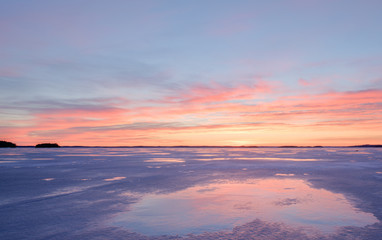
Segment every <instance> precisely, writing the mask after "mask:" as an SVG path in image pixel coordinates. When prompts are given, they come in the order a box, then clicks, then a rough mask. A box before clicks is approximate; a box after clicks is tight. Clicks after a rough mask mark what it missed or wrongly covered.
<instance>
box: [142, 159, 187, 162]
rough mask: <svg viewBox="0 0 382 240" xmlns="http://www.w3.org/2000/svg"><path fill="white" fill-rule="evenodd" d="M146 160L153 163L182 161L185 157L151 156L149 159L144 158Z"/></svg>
mask: <svg viewBox="0 0 382 240" xmlns="http://www.w3.org/2000/svg"><path fill="white" fill-rule="evenodd" d="M144 162H151V163H155V162H158V163H161V162H163V163H182V162H185V161H184V159H181V158H151V159H149V160H144Z"/></svg>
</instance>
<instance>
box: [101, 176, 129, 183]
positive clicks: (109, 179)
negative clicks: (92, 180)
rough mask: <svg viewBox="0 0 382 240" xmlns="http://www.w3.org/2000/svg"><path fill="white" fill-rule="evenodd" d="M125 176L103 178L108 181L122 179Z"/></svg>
mask: <svg viewBox="0 0 382 240" xmlns="http://www.w3.org/2000/svg"><path fill="white" fill-rule="evenodd" d="M125 178H126V177H113V178H106V179H104V181H106V182H110V181H118V180H122V179H125Z"/></svg>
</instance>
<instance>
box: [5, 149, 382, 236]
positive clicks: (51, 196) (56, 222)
mask: <svg viewBox="0 0 382 240" xmlns="http://www.w3.org/2000/svg"><path fill="white" fill-rule="evenodd" d="M0 193H1V194H0V239H4V240H5V239H382V237H381V236H382V224H381V220H382V149H381V148H59V149H34V148H15V149H0Z"/></svg>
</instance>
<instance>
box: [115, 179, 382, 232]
mask: <svg viewBox="0 0 382 240" xmlns="http://www.w3.org/2000/svg"><path fill="white" fill-rule="evenodd" d="M256 218H259V219H261V220H265V221H271V222H280V221H281V222H284V223H286V224H289V225H291V226H299V227H311V228H314V229H317V230H320V231H323V232H326V233H330V232H334V231H335V229H336V228H337V227H340V226H348V225H353V226H365V225H367V224H373V223H375V222H377V221H378V219H376V218H375V217H374V216H373V215H372V214H370V213H365V212H362V211H361V210H359V209H356V208H355V207H354V206H352V205H351V204H350V202H349V201H347V200H346V198H345V197H344V196H343V195H341V194H337V193H332V192H330V191H327V190H323V189H315V188H312V187H310V186H309V185H308V184H307V182H305V181H303V180H298V179H252V180H249V181H245V182H235V181H228V182H224V181H222V182H218V183H211V184H209V185H202V186H194V187H190V188H187V189H185V190H181V191H177V192H173V193H166V194H159V193H158V194H147V195H143V196H142V200H141V201H139V202H137V203H135V204H133V205H131V207H130V208H129V211H127V212H122V213H120V214H118V215H117V216H116V217H115V218H113V220H112V222H113V223H114V225H117V226H124V227H126V228H127V229H129V230H133V231H136V232H140V233H143V234H147V235H161V234H172V235H174V234H180V235H184V234H188V233H196V234H198V233H202V232H204V231H217V230H228V229H231V228H232V227H234V226H237V225H240V224H245V223H247V222H251V221H253V220H255V219H256Z"/></svg>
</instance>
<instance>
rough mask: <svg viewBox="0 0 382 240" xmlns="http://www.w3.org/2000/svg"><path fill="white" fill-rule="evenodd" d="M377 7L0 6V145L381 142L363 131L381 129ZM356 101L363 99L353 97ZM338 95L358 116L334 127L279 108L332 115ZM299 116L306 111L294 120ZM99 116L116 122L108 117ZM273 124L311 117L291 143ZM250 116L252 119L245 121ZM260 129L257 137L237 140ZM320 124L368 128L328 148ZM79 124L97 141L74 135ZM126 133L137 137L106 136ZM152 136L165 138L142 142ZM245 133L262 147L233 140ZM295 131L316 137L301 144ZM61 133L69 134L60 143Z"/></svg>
mask: <svg viewBox="0 0 382 240" xmlns="http://www.w3.org/2000/svg"><path fill="white" fill-rule="evenodd" d="M381 7H382V3H381V2H380V1H370V0H368V1H302V0H295V1H240V0H239V1H221V0H220V1H211V0H208V1H162V0H157V1H146V0H143V1H89V0H87V1H78V0H77V1H39V0H36V1H1V3H0V29H1V32H2V34H1V36H0V83H1V86H2V87H1V89H0V109H1V110H0V128H1V129H3V132H4V135H3V136H1V137H3V138H5V139H9V140H13V141H17V142H21V143H23V144H32V143H34V142H39V141H48V140H49V141H50V140H52V141H54V140H56V139H57V138H59V139H62V141H63V143H64V144H84V145H94V144H96V143H97V141H98V142H102V143H103V144H106V145H113V144H115V141H114V140H113V141H111V140H110V141H107V140H106V139H107V138H115V139H120V140H119V142H121V143H122V144H123V145H130V144H143V143H146V144H149V145H152V144H156V143H159V144H162V145H176V144H177V143H179V144H190V145H194V144H196V142H195V139H196V138H197V136H194V135H192V134H194V133H193V132H192V131H191V130H189V129H188V130H184V129H178V128H168V126H169V125H168V124H169V123H170V122H171V123H172V122H173V120H174V121H175V122H176V124H175V125H171V124H170V125H171V126H181V127H184V124H186V125H187V126H192V127H195V128H197V129H198V128H203V129H207V130H203V132H205V131H207V132H208V133H210V135H211V136H209V137H208V136H206V139H209V141H208V142H209V143H212V144H211V145H231V144H236V143H237V144H241V143H243V144H283V143H285V142H284V141H281V140H277V141H276V140H275V139H281V138H282V137H281V136H280V135H277V134H275V131H276V130H274V129H273V127H272V126H279V127H281V125H286V126H285V128H281V131H284V130H285V131H286V132H296V131H297V132H299V131H301V136H300V137H298V138H296V139H293V140H292V142H293V143H296V144H301V143H304V142H306V141H307V142H312V143H313V142H317V143H320V144H321V143H323V144H325V143H328V144H336V143H338V144H341V142H338V141H337V140H335V139H337V138H338V135H340V136H341V139H345V140H346V139H347V140H346V141H343V142H344V143H345V142H346V143H359V142H364V141H368V142H380V141H381V139H382V136H381V135H376V134H375V133H372V132H369V131H370V130H365V129H364V126H366V125H368V124H370V122H369V121H372V122H373V126H374V127H377V128H379V127H381V122H380V121H378V120H379V119H380V117H381V110H380V108H378V106H380V104H381V97H379V94H378V93H379V92H378V91H380V90H381V89H382V76H381V70H380V69H382V67H381V65H382V45H381V42H382V26H381V24H380V23H381V22H382V16H381V14H380V9H381ZM201 89H203V90H202V91H201ZM248 89H249V90H251V89H252V90H253V91H252V92H251V91H246V90H248ZM240 91H242V93H240ZM365 91H370V92H371V93H373V94H371V95H370V96H371V97H370V98H367V99H365V98H362V99H358V100H357V97H358V95H357V97H355V96H353V95H352V94H354V93H357V92H360V93H362V94H360V95H361V96H364V94H363V93H364V92H365ZM376 91H377V92H376ZM375 93H377V94H375ZM193 94H194V95H198V96H197V97H198V98H199V100H198V101H196V102H195V101H194V100H195V96H193ZM191 95H192V96H193V97H191ZM200 95H204V96H206V99H205V100H203V101H201V100H200V97H201V96H200ZM347 95H351V96H353V97H352V98H356V99H355V102H354V103H352V104H355V107H353V108H350V107H349V106H348V107H349V108H344V109H342V108H341V106H340V105H337V108H336V111H338V112H347V113H348V115H347V116H344V117H342V118H340V119H339V118H338V117H336V115H335V114H334V116H332V115H325V116H322V115H319V114H318V113H317V112H319V111H318V110H317V109H315V106H311V105H309V104H305V103H300V102H299V103H298V104H299V105H296V104H291V103H288V104H286V103H285V101H287V100H288V99H304V100H306V101H307V102H312V101H313V100H314V99H321V98H322V96H326V97H324V98H325V99H326V100H325V101H324V103H323V104H327V105H328V106H332V105H333V104H335V103H340V102H341V101H339V99H338V98H341V96H347ZM222 96H225V97H223V98H222ZM329 96H330V97H329ZM339 96H340V97H339ZM208 97H209V98H208ZM207 98H208V99H209V100H208V101H207ZM328 98H329V99H328ZM345 98H346V97H345ZM170 100H171V101H170ZM281 102H282V104H281ZM367 103H370V104H371V105H372V109H370V111H371V112H373V113H370V112H367V114H366V115H365V112H364V110H362V112H360V109H361V108H362V107H365V104H366V105H367V107H366V108H367V109H368V107H370V106H369V105H370V104H369V105H368V104H367ZM227 104H230V105H229V106H228V105H227ZM232 104H236V106H232ZM283 104H284V105H283ZM304 104H305V105H309V107H310V108H312V109H309V108H308V109H304V110H301V109H299V108H298V106H302V105H304ZM223 105H224V107H223ZM248 105H256V108H254V109H247V108H246V106H248ZM211 106H214V107H216V106H219V108H211ZM243 106H244V108H245V110H244V108H243V111H234V112H232V111H231V110H227V107H229V108H230V109H231V108H235V109H240V108H241V107H243ZM275 106H278V107H275ZM282 106H288V109H284V110H283V108H282ZM208 108H209V109H210V112H208V113H207V112H206V109H208ZM185 109H190V112H189V113H186V112H184V111H183V110H185ZM197 109H200V111H198V110H197ZM354 109H358V110H357V111H356V112H354V111H353V110H354ZM180 110H182V111H180ZM101 111H105V112H103V114H105V115H103V116H104V117H102V116H101V113H100V112H101ZM108 111H112V112H115V111H117V112H118V114H119V115H118V117H116V118H114V117H108V116H112V115H113V114H111V113H110V112H108ZM63 112H65V113H66V114H63V115H59V113H60V114H62V113H63ZM68 112H69V113H70V112H71V113H76V114H74V115H73V114H72V115H70V114H69V115H68V114H67V113H68ZM170 112H171V114H170ZM176 112H178V114H176ZM270 112H272V113H274V114H278V115H277V116H279V115H280V114H286V113H288V114H289V115H288V116H291V114H292V113H298V114H302V115H304V113H306V112H316V113H315V114H316V115H312V114H310V115H304V117H303V118H308V119H309V124H310V125H306V124H307V123H304V124H305V125H304V126H305V128H304V130H303V131H302V130H298V129H296V128H299V127H301V126H302V125H301V124H300V123H293V121H292V119H290V118H289V117H287V118H285V119H279V118H277V117H276V116H275V117H274V118H271V117H269V118H268V117H267V118H266V119H264V114H265V115H267V114H269V113H270ZM321 112H322V111H321ZM133 113H134V114H133ZM167 114H170V115H167ZM250 114H252V115H253V114H257V115H258V116H259V119H261V120H258V121H255V120H256V119H255V120H254V119H248V118H247V116H248V115H250ZM317 114H318V115H317ZM355 115H359V119H361V120H362V121H366V122H362V121H361V122H359V121H358V120H359V119H358V120H357V119H354V116H355ZM337 116H338V115H337ZM352 116H353V117H352ZM231 117H232V120H228V119H230V118H231ZM89 119H92V121H91V122H87V121H88V120H89ZM356 120H357V121H358V122H357V121H356ZM259 122H261V124H265V125H266V127H264V128H265V129H268V131H265V130H263V129H259V128H257V127H254V128H251V127H247V125H248V124H254V123H259ZM322 122H336V124H339V122H342V123H346V124H349V123H350V122H352V124H354V125H355V126H357V128H358V127H360V126H361V125H362V124H366V125H362V126H363V127H361V128H360V129H359V131H358V132H354V133H351V134H350V135H349V133H344V129H340V128H336V129H337V130H336V131H334V132H335V134H336V137H334V136H330V134H329V133H330V132H332V131H333V129H332V128H330V129H327V132H328V134H326V135H325V136H322V138H320V137H319V136H318V135H317V136H316V134H317V133H316V132H319V130H318V129H316V128H315V125H312V124H320V123H322ZM86 124H90V125H91V126H96V127H97V129H105V132H103V133H102V134H100V131H97V132H92V129H89V132H87V134H90V135H89V136H91V137H89V136H88V135H86V136H85V135H84V133H83V132H80V131H78V132H76V129H78V127H85V126H86ZM128 124H135V125H132V126H136V124H140V126H147V129H145V128H144V127H142V129H141V130H142V131H137V130H135V131H129V128H128V130H124V131H122V130H121V131H119V132H118V133H117V132H116V131H115V130H113V131H110V128H111V127H112V126H114V127H115V126H121V125H123V126H130V125H128ZM153 124H159V125H158V126H167V127H166V128H164V129H158V128H156V133H153V132H152V131H150V130H151V127H152V126H153ZM166 124H167V125H166ZM227 124H228V125H229V126H230V129H227V126H225V125H227ZM243 124H247V125H245V126H246V127H245V129H246V130H245V132H248V131H250V132H251V133H253V135H261V136H263V137H262V138H264V139H266V140H265V142H264V143H263V142H262V141H261V140H260V139H256V138H254V137H249V136H247V135H246V134H243V132H242V131H243V129H242V127H244V125H243ZM90 125H89V126H90ZM218 125H219V126H222V127H221V129H220V128H218V129H219V131H220V132H219V133H216V132H215V131H217V130H216V128H217V126H218ZM48 126H49V127H48ZM233 126H236V128H235V127H233ZM333 126H334V125H333ZM232 128H233V129H232ZM237 128H239V129H240V130H239V131H236V132H235V129H237ZM113 129H114V128H113ZM169 129H170V130H172V133H171V136H170V135H168V134H169V133H168V131H169ZM208 129H210V130H211V129H215V130H214V131H212V130H211V131H209V130H208ZM147 131H148V132H147ZM190 131H191V133H190ZM195 131H197V130H195ZM198 131H199V130H198ZM279 131H280V129H277V132H279ZM306 131H308V132H309V131H312V135H314V136H315V137H314V138H309V137H308V136H307V135H305V136H304V134H303V132H306ZM62 132H71V133H72V134H69V135H68V134H66V135H65V136H61V135H57V134H58V133H62ZM224 132H225V134H223V133H224ZM228 132H229V133H228ZM50 133H55V134H56V135H51V134H50ZM201 133H202V132H201ZM201 133H200V134H201ZM313 133H314V134H313ZM291 134H292V133H291ZM126 135H129V136H130V138H129V137H122V136H126ZM207 135H208V134H207ZM216 135H221V138H222V139H223V140H221V141H220V140H219V139H215V136H216ZM81 136H82V137H83V138H82V137H81ZM198 136H199V135H198ZM241 136H242V137H241ZM277 136H278V137H277ZM75 139H77V140H75ZM89 139H91V140H92V141H90V140H89ZM137 139H141V140H137ZM320 139H321V140H320ZM322 139H323V140H322ZM93 140H94V141H93ZM56 141H57V140H56ZM235 142H236V143H235ZM204 144H207V143H204Z"/></svg>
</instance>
